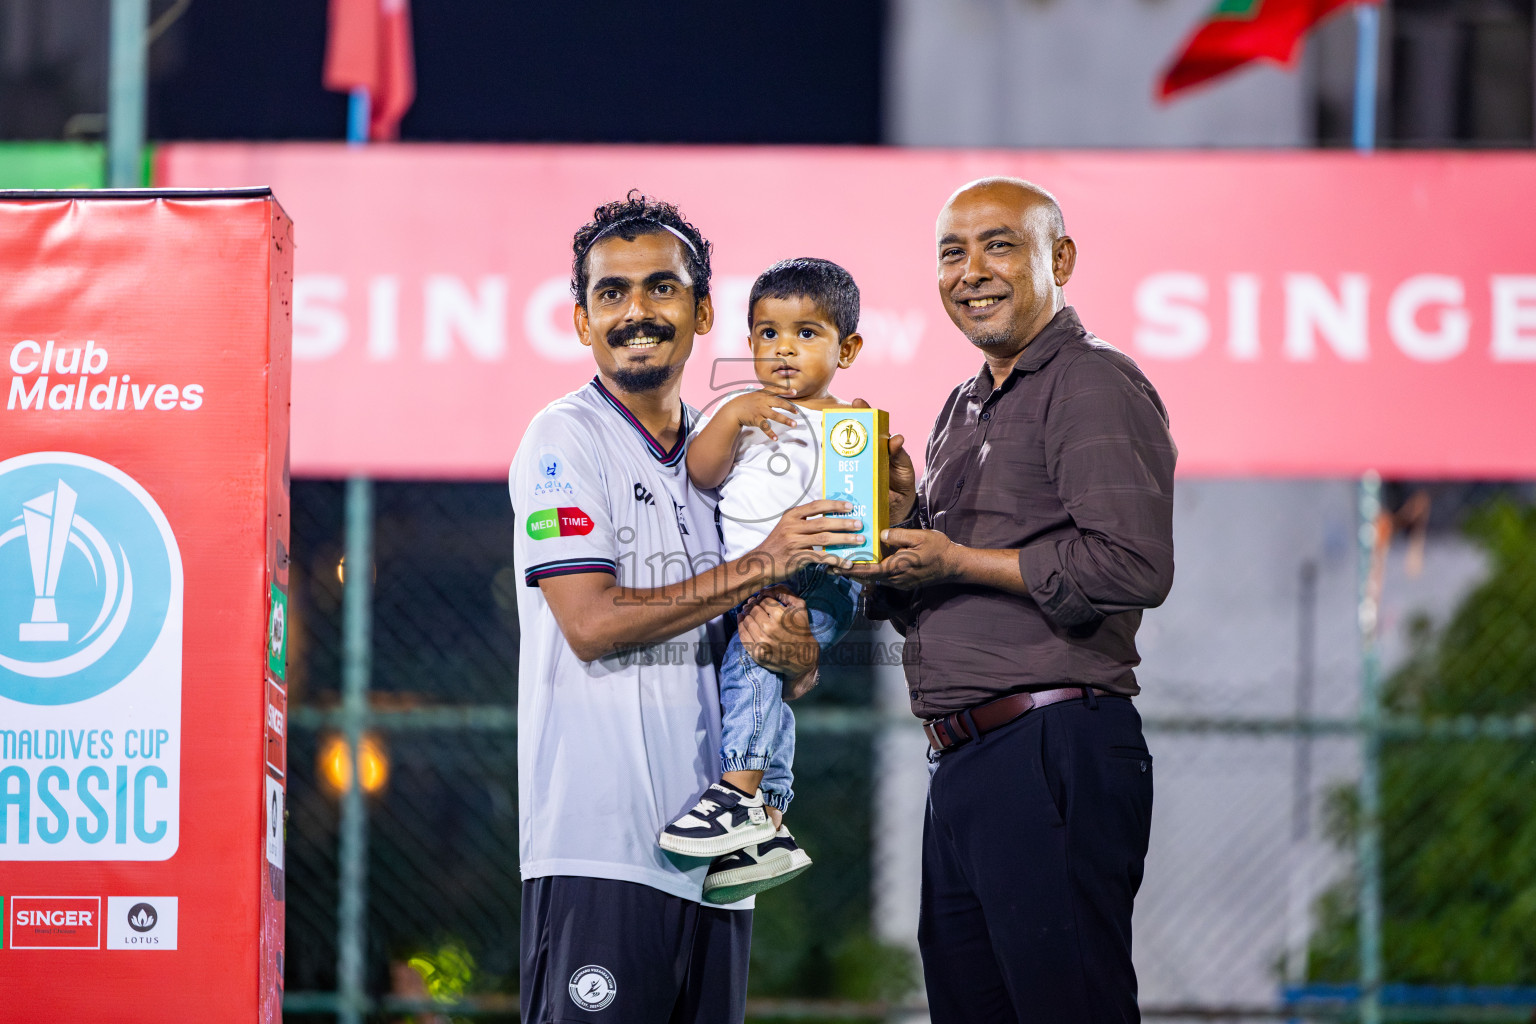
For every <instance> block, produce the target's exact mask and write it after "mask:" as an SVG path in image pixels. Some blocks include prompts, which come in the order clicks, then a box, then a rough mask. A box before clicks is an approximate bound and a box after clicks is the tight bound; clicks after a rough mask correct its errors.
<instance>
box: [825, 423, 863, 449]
mask: <svg viewBox="0 0 1536 1024" xmlns="http://www.w3.org/2000/svg"><path fill="white" fill-rule="evenodd" d="M828 443H830V444H831V445H832V450H833V451H835V452H837V454H839V455H841V456H842V457H843V458H845V459H851V458H853V457H854V456H855V455H857V454H859V452H861V451H863V450H864V446H865V445H866V444H868V443H869V432H868V431H867V430H865V429H864V424H862V423H860V422H859V421H858V420H854V419H847V420H843V421H841V422H839V423H838V424H837V425H836V426H834V427H833V428H832V436H831V438H830V440H829V442H828Z"/></svg>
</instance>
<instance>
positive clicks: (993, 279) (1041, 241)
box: [937, 182, 1076, 356]
mask: <svg viewBox="0 0 1536 1024" xmlns="http://www.w3.org/2000/svg"><path fill="white" fill-rule="evenodd" d="M937 235H938V263H939V266H938V270H939V295H940V297H941V298H942V299H943V300H944V308H945V310H946V311H947V312H948V313H949V317H950V319H951V320H953V321H954V322H955V326H956V327H959V328H960V330H961V331H963V332H964V333H965V336H966V337H967V338H969V339H970V340H971V343H972V344H973V345H975V346H976V347H977V348H980V349H982V350H983V351H984V352H987V353H989V354H996V355H999V356H1007V355H1011V354H1013V353H1016V352H1018V351H1019V350H1021V349H1023V347H1024V346H1025V345H1027V344H1028V343H1029V342H1030V340H1031V339H1033V338H1034V336H1035V335H1036V334H1038V333H1039V332H1040V329H1041V328H1042V327H1044V326H1045V325H1046V324H1047V323H1049V322H1050V319H1051V317H1052V316H1053V315H1054V314H1055V312H1056V309H1057V308H1058V306H1059V304H1060V303H1059V295H1060V287H1061V285H1063V284H1065V283H1066V278H1068V277H1070V276H1071V273H1072V262H1073V261H1075V259H1076V249H1075V248H1074V249H1072V252H1071V254H1070V257H1069V258H1063V257H1066V256H1067V254H1066V253H1064V252H1062V251H1060V250H1061V249H1062V246H1061V245H1060V244H1059V242H1060V241H1066V242H1067V244H1069V245H1070V240H1069V239H1065V237H1064V236H1063V238H1062V239H1061V240H1058V238H1057V237H1056V235H1055V231H1054V230H1053V223H1052V217H1051V214H1050V207H1049V206H1048V204H1047V203H1046V202H1045V201H1044V200H1042V199H1041V198H1040V197H1039V196H1037V195H1035V194H1033V193H1031V192H1029V191H1026V190H1025V189H1022V188H1018V187H1015V186H1013V185H1011V184H1008V183H1005V182H998V183H988V184H982V185H976V186H973V187H970V188H967V189H963V190H962V191H961V192H959V193H958V194H957V195H956V196H955V197H954V198H953V199H951V200H950V202H949V204H948V205H946V206H945V207H944V210H943V212H942V213H940V214H939V222H938V227H937Z"/></svg>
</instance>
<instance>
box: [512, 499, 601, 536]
mask: <svg viewBox="0 0 1536 1024" xmlns="http://www.w3.org/2000/svg"><path fill="white" fill-rule="evenodd" d="M593 525H594V524H593V522H592V517H591V516H589V515H587V514H586V513H585V512H583V511H582V510H581V509H579V508H575V507H570V508H546V509H540V510H539V511H537V512H533V513H531V514H529V516H528V536H530V537H532V538H533V539H534V540H549V539H550V538H552V537H585V536H586V535H587V534H589V533H591V532H592V527H593Z"/></svg>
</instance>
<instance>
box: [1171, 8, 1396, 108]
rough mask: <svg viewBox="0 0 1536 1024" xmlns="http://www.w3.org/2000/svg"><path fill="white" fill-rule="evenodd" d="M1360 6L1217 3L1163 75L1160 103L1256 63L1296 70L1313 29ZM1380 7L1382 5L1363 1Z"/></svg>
mask: <svg viewBox="0 0 1536 1024" xmlns="http://www.w3.org/2000/svg"><path fill="white" fill-rule="evenodd" d="M1353 2H1356V0H1218V3H1217V4H1216V7H1215V9H1213V10H1212V11H1211V13H1210V15H1208V16H1207V17H1206V19H1205V21H1204V23H1202V24H1201V25H1200V27H1199V28H1197V29H1195V33H1194V35H1192V36H1191V37H1190V39H1189V42H1188V43H1186V44H1185V45H1184V50H1183V52H1182V53H1180V54H1179V58H1178V59H1177V60H1175V61H1174V62H1173V64H1172V66H1170V67H1169V68H1168V70H1167V71H1166V72H1164V74H1163V81H1162V85H1161V86H1160V87H1159V89H1158V99H1160V100H1166V99H1168V98H1169V97H1170V96H1172V95H1173V94H1174V93H1176V92H1178V91H1179V90H1181V89H1188V88H1189V87H1190V86H1192V85H1199V84H1200V83H1201V82H1205V81H1208V80H1209V79H1212V78H1215V77H1217V76H1218V75H1224V74H1226V73H1227V72H1228V71H1231V70H1232V69H1233V68H1237V67H1241V66H1242V65H1244V64H1246V63H1248V62H1249V61H1251V60H1258V59H1259V58H1261V57H1262V58H1267V59H1269V60H1272V61H1276V62H1277V63H1280V64H1287V65H1289V64H1291V63H1293V62H1294V60H1295V58H1296V55H1297V46H1296V44H1297V43H1299V42H1300V41H1301V37H1302V36H1304V35H1306V34H1307V31H1308V30H1309V29H1311V27H1312V26H1313V25H1316V24H1317V23H1318V22H1319V21H1322V20H1323V19H1324V18H1326V17H1327V16H1328V15H1330V14H1332V13H1333V12H1334V11H1336V10H1338V9H1339V8H1340V7H1343V6H1345V5H1347V4H1349V3H1353ZM1359 2H1363V3H1379V2H1380V0H1359Z"/></svg>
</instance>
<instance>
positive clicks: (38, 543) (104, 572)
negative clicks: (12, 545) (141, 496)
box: [0, 480, 133, 660]
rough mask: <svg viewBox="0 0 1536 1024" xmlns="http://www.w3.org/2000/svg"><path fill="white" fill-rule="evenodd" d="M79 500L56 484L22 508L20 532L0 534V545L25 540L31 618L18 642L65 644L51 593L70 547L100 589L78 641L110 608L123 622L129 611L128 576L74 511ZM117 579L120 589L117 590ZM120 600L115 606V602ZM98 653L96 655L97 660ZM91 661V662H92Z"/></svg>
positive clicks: (128, 571)
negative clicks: (96, 605)
mask: <svg viewBox="0 0 1536 1024" xmlns="http://www.w3.org/2000/svg"><path fill="white" fill-rule="evenodd" d="M78 498H79V495H78V494H76V493H75V491H74V489H73V488H71V487H70V486H69V485H68V484H66V483H65V482H64V481H63V480H60V481H59V482H58V483H57V484H56V485H55V486H54V489H53V490H52V491H50V492H48V493H45V494H39V495H38V496H37V497H35V498H33V499H32V500H30V501H26V502H23V503H22V506H21V515H20V516H18V517H17V518H19V519H20V520H21V526H20V527H13V528H11V529H10V530H7V531H6V532H5V533H4V534H0V546H3V545H4V544H5V543H6V541H7V540H8V539H16V534H17V533H18V531H19V532H20V534H21V535H22V537H24V538H25V539H26V542H27V557H28V559H29V560H30V562H31V568H32V588H33V599H32V617H31V618H30V619H28V620H27V621H26V622H23V623H21V628H20V629H19V630H18V638H19V640H20V641H21V642H22V643H64V642H67V641H68V640H69V623H68V622H61V621H60V620H59V612H58V602H57V594H58V589H59V574H60V573H61V572H62V571H63V568H64V561H65V555H66V553H67V552H68V550H69V548H70V546H71V545H73V547H74V548H75V549H76V550H77V551H79V553H80V554H81V555H82V556H83V558H84V563H85V564H84V567H83V568H81V569H80V570H79V571H82V572H83V571H85V569H86V568H88V569H89V570H90V573H91V577H92V579H93V581H95V582H97V583H99V584H100V585H101V591H102V602H101V610H100V611H99V613H98V614H97V616H96V621H95V622H93V623H91V625H90V628H89V629H87V630H86V631H85V634H84V635H83V636H81V637H79V638H78V640H79V642H84V641H86V640H89V639H90V638H91V637H92V636H93V635H95V634H96V633H97V632H98V631H99V630H100V629H101V628H102V627H103V626H104V625H106V624H107V616H108V615H110V614H111V613H112V611H113V609H114V607H117V608H118V612H119V614H118V619H119V620H125V619H126V618H127V616H128V614H129V612H130V611H131V610H132V606H133V571H132V570H131V569H130V568H129V566H128V559H127V557H126V556H124V558H123V562H122V567H121V572H119V567H118V562H117V557H116V556H115V555H114V554H113V552H112V549H111V548H110V547H109V546H108V545H107V542H106V539H105V538H104V537H102V535H101V531H100V530H97V529H96V527H94V526H92V525H91V523H90V521H89V520H87V519H86V518H85V517H84V516H82V515H80V514H79V513H78V511H77V508H76V505H77V501H78ZM119 579H121V586H119ZM120 594H121V596H122V598H123V600H122V602H121V606H120V607H119V602H118V597H119V595H120ZM101 653H104V649H103V650H100V651H98V652H97V653H96V657H100V655H101ZM92 660H94V659H92Z"/></svg>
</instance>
